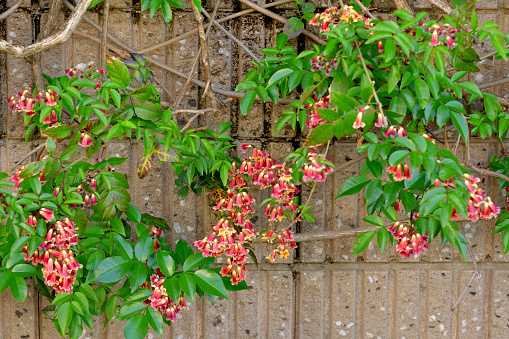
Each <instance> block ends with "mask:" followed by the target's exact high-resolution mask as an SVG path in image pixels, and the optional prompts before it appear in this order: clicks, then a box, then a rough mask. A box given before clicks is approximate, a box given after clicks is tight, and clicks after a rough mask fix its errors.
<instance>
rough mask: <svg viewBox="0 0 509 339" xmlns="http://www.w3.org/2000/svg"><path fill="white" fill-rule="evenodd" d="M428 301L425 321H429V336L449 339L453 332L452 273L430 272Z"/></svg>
mask: <svg viewBox="0 0 509 339" xmlns="http://www.w3.org/2000/svg"><path fill="white" fill-rule="evenodd" d="M426 286H427V288H428V291H427V293H428V301H427V303H428V304H427V315H424V317H425V318H424V319H423V321H425V320H426V318H427V321H428V324H427V334H428V337H431V338H439V337H442V338H449V336H450V335H451V331H452V326H453V324H452V315H451V306H452V303H453V302H454V301H453V300H452V299H453V298H454V296H453V295H452V272H451V271H435V270H430V271H429V272H428V279H427V284H426Z"/></svg>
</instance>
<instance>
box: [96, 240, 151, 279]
mask: <svg viewBox="0 0 509 339" xmlns="http://www.w3.org/2000/svg"><path fill="white" fill-rule="evenodd" d="M150 240H152V239H150ZM132 264H133V263H132V261H130V260H127V259H124V258H122V257H110V258H106V259H104V260H103V261H101V263H100V264H99V265H98V266H97V269H96V271H95V278H94V280H95V281H98V282H103V283H112V282H117V281H119V280H120V279H122V278H124V277H125V276H126V275H127V273H129V271H130V270H131V267H132Z"/></svg>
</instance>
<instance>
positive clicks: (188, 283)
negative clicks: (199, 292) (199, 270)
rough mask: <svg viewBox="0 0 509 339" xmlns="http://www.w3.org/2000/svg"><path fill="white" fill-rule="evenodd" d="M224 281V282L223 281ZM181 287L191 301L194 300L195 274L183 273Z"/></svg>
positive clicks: (180, 281)
mask: <svg viewBox="0 0 509 339" xmlns="http://www.w3.org/2000/svg"><path fill="white" fill-rule="evenodd" d="M221 283H222V282H221ZM179 284H180V288H181V289H182V291H184V293H185V294H186V295H187V296H188V297H189V299H190V300H191V302H194V295H195V293H196V282H195V281H194V279H193V276H192V275H191V274H189V273H183V274H181V275H180V277H179Z"/></svg>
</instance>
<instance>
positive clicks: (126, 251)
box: [113, 234, 133, 259]
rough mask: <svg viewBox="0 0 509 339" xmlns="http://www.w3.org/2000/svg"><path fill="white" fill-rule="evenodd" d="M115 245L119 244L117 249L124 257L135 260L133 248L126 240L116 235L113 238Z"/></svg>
mask: <svg viewBox="0 0 509 339" xmlns="http://www.w3.org/2000/svg"><path fill="white" fill-rule="evenodd" d="M113 238H114V241H115V244H117V248H118V250H119V252H120V254H122V256H123V257H128V258H129V259H132V258H133V248H132V246H131V244H130V243H128V242H127V241H126V240H125V239H124V238H122V237H121V236H119V235H117V234H115V235H114V236H113Z"/></svg>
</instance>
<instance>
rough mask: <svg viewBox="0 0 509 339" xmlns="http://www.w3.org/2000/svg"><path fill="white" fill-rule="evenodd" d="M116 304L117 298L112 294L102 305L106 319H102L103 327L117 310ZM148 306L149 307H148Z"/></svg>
mask: <svg viewBox="0 0 509 339" xmlns="http://www.w3.org/2000/svg"><path fill="white" fill-rule="evenodd" d="M117 306H118V298H117V296H115V295H112V296H111V297H109V298H108V300H107V301H106V303H105V304H104V306H103V311H104V314H105V315H106V319H105V321H104V327H106V325H107V324H108V322H109V321H110V319H111V318H112V317H113V316H114V315H115V312H117ZM149 308H150V307H149Z"/></svg>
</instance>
